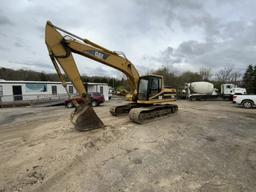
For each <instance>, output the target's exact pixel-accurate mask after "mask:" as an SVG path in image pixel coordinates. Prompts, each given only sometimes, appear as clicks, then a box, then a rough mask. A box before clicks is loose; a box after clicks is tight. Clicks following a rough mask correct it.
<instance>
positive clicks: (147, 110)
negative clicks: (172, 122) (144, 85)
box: [129, 104, 178, 124]
mask: <svg viewBox="0 0 256 192" xmlns="http://www.w3.org/2000/svg"><path fill="white" fill-rule="evenodd" d="M176 111H178V106H177V105H175V104H166V105H153V106H150V107H140V108H133V109H131V110H130V112H129V118H130V120H131V121H133V122H135V123H139V124H142V123H144V122H146V121H149V120H151V119H153V118H156V117H162V116H166V115H169V114H172V113H175V112H176Z"/></svg>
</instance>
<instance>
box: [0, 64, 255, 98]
mask: <svg viewBox="0 0 256 192" xmlns="http://www.w3.org/2000/svg"><path fill="white" fill-rule="evenodd" d="M151 73H152V74H157V75H162V76H163V77H164V81H165V86H168V87H173V88H176V89H177V91H178V92H180V91H182V89H183V88H184V85H185V83H188V82H194V81H209V82H212V83H213V84H214V86H215V88H217V89H219V90H220V85H221V84H223V83H234V84H236V85H238V86H241V87H244V88H246V90H247V93H249V94H256V65H255V66H253V65H249V66H248V67H247V69H246V71H245V73H244V74H241V73H240V72H237V71H235V70H234V68H233V66H231V65H227V66H224V67H223V68H222V69H220V70H219V71H217V72H216V73H213V72H212V70H211V69H210V68H207V67H206V68H201V69H200V71H199V72H191V71H187V72H184V73H181V74H176V73H174V72H172V71H170V70H169V69H168V68H167V67H161V68H159V69H158V70H155V71H152V72H151ZM0 79H5V80H24V81H59V77H58V75H57V74H56V73H44V72H36V71H32V70H23V69H20V70H13V69H8V68H3V67H2V68H0ZM65 79H66V80H67V81H68V78H67V77H66V76H65ZM81 79H82V81H84V82H95V83H96V82H97V83H99V82H100V83H107V84H108V85H109V86H112V87H113V88H115V89H126V90H129V87H128V83H127V80H126V79H125V78H122V79H117V78H113V77H100V76H86V75H82V76H81Z"/></svg>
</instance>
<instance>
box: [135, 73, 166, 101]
mask: <svg viewBox="0 0 256 192" xmlns="http://www.w3.org/2000/svg"><path fill="white" fill-rule="evenodd" d="M162 84H163V77H162V76H158V75H147V76H142V77H140V79H139V83H138V100H142V101H145V100H146V101H147V100H149V99H150V98H152V97H154V96H155V95H157V94H158V93H160V92H161V90H162V87H163V85H162Z"/></svg>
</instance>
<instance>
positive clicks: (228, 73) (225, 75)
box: [216, 65, 233, 83]
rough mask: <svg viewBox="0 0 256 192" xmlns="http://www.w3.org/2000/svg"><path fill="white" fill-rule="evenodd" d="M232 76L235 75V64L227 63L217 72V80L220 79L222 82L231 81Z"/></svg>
mask: <svg viewBox="0 0 256 192" xmlns="http://www.w3.org/2000/svg"><path fill="white" fill-rule="evenodd" d="M232 77H233V66H232V65H226V66H225V67H224V68H223V69H221V70H219V71H218V72H217V73H216V79H217V81H220V82H222V83H228V82H231V81H232Z"/></svg>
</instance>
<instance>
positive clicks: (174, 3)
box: [0, 0, 256, 77]
mask: <svg viewBox="0 0 256 192" xmlns="http://www.w3.org/2000/svg"><path fill="white" fill-rule="evenodd" d="M14 3H15V6H13V4H14ZM49 4H51V6H49ZM255 8H256V2H255V1H253V0H249V1H247V3H244V2H242V1H238V0H232V1H231V0H225V1H216V0H209V1H200V0H159V1H150V2H149V1H146V0H131V1H128V0H127V1H116V0H107V1H106V2H104V3H102V1H100V0H95V1H88V0H85V1H84V0H74V1H68V0H63V1H62V2H61V3H59V2H57V1H56V2H55V1H50V0H45V1H27V0H20V1H14V0H3V1H2V2H1V10H0V28H1V32H0V41H1V46H0V66H5V67H10V68H28V69H33V70H37V71H42V70H43V71H46V72H53V71H54V67H53V65H52V64H51V61H50V59H49V56H48V52H47V49H46V46H45V43H44V26H45V23H46V21H47V20H51V21H52V22H53V23H54V24H56V25H58V26H60V27H61V28H64V29H66V30H68V31H70V32H72V33H74V34H77V35H78V36H81V37H85V38H88V39H90V40H92V41H93V42H95V43H98V44H100V45H102V46H104V47H106V48H108V49H110V50H117V51H119V50H120V51H123V52H125V54H126V56H127V57H128V58H129V60H130V61H132V62H133V63H134V65H135V66H136V67H137V69H138V70H139V72H140V73H141V74H145V73H149V72H150V71H152V70H154V69H157V68H159V67H161V66H168V67H169V68H170V70H172V71H175V72H182V71H186V70H192V71H197V70H199V69H200V68H201V67H202V66H207V67H208V66H209V67H212V68H213V70H218V69H219V68H221V67H222V66H223V65H226V64H233V65H234V66H235V68H236V69H237V70H244V69H245V68H246V66H247V65H248V64H254V62H255V61H256V36H255V34H256V15H255ZM67 10H68V17H67ZM234 10H236V11H234ZM75 58H76V60H77V65H78V68H79V70H80V72H81V73H82V74H87V75H101V76H103V75H107V76H116V77H122V74H121V73H120V72H118V71H117V70H115V69H112V68H110V67H106V66H104V65H102V64H99V63H96V62H93V61H91V60H89V59H85V58H83V57H79V56H75ZM14 60H15V61H14ZM9 61H12V62H9Z"/></svg>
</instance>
